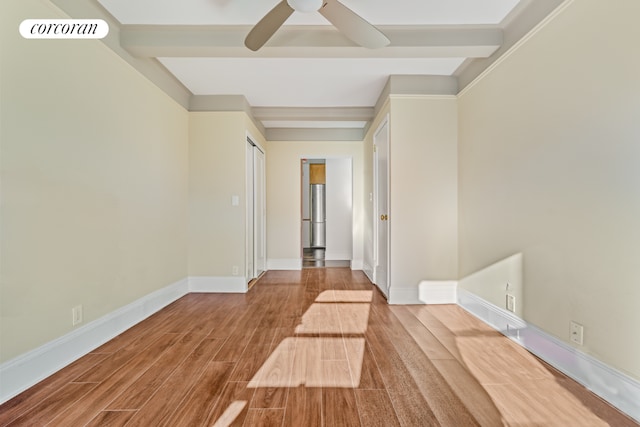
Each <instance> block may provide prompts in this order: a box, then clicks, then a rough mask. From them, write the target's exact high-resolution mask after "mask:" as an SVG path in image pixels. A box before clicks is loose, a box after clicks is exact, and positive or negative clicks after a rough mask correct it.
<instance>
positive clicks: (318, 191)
mask: <svg viewBox="0 0 640 427" xmlns="http://www.w3.org/2000/svg"><path fill="white" fill-rule="evenodd" d="M325 215H326V208H325V189H324V184H311V247H312V248H314V249H319V248H325V247H326V236H327V234H326V218H325Z"/></svg>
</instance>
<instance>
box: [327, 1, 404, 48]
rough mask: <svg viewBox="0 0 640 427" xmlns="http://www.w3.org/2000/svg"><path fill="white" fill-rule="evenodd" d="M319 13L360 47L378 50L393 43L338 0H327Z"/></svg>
mask: <svg viewBox="0 0 640 427" xmlns="http://www.w3.org/2000/svg"><path fill="white" fill-rule="evenodd" d="M318 12H320V13H321V14H322V16H324V17H325V18H327V20H328V21H329V22H331V23H332V24H333V26H334V27H336V28H337V29H338V31H340V32H341V33H342V34H344V35H345V36H347V37H348V38H349V39H350V40H351V41H353V42H355V43H357V44H359V45H360V46H363V47H367V48H369V49H378V48H381V47H385V46H387V45H388V44H389V43H391V42H390V41H389V39H388V38H387V36H385V35H384V34H382V32H381V31H380V30H378V29H377V28H376V27H374V26H373V25H371V24H370V23H368V22H367V21H365V20H364V19H363V18H362V17H360V16H359V15H357V14H356V13H355V12H354V11H352V10H351V9H349V8H348V7H346V6H345V5H343V4H342V3H340V2H339V1H337V0H325V2H324V3H323V5H322V7H321V8H320V10H319V11H318Z"/></svg>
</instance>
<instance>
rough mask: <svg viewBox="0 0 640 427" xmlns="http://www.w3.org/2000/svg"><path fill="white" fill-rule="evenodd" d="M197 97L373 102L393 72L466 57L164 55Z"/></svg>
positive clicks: (430, 68)
mask: <svg viewBox="0 0 640 427" xmlns="http://www.w3.org/2000/svg"><path fill="white" fill-rule="evenodd" d="M159 60H160V62H161V63H162V64H164V66H165V67H167V69H168V70H169V71H170V72H171V73H173V74H174V75H175V76H176V77H177V78H178V79H179V80H180V81H181V82H182V83H183V84H184V85H185V86H186V87H187V88H188V89H189V90H190V91H191V92H192V93H193V94H195V95H244V96H245V97H246V98H247V100H248V101H249V104H251V105H252V106H254V107H260V106H270V107H351V106H358V107H360V106H373V105H374V104H375V103H376V101H377V99H378V97H379V96H380V92H381V91H382V88H383V87H384V85H385V84H386V82H387V78H388V76H389V75H425V74H429V75H446V76H448V75H451V74H452V73H453V72H454V71H455V70H456V69H457V68H458V66H459V65H460V64H461V63H462V62H463V61H464V59H463V58H399V59H388V58H384V59H383V58H367V59H360V58H298V59H293V58H289V59H287V58H284V59H282V58H280V59H274V58H234V59H233V60H230V59H227V58H159Z"/></svg>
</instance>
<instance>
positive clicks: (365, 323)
mask: <svg viewBox="0 0 640 427" xmlns="http://www.w3.org/2000/svg"><path fill="white" fill-rule="evenodd" d="M0 425H1V426H23V425H29V426H31V425H37V426H40V425H51V426H83V425H88V426H125V425H126V426H204V425H207V426H243V425H244V426H296V427H299V426H305V427H308V426H359V425H362V426H384V427H389V426H438V425H442V426H456V427H458V426H476V425H478V426H500V425H510V426H606V425H610V426H616V427H618V426H638V424H637V423H635V422H633V421H632V420H631V419H629V418H627V417H626V416H624V415H623V414H621V413H620V412H618V411H616V410H615V409H614V408H612V407H611V406H609V405H608V404H606V403H605V402H603V401H601V400H600V399H599V398H597V397H596V396H594V395H592V394H591V393H589V392H588V391H587V390H585V389H584V388H583V387H581V386H579V385H578V384H576V383H575V382H573V381H572V380H570V379H568V378H566V377H564V376H563V375H562V374H560V373H558V372H557V371H555V370H554V369H553V368H551V367H549V366H548V365H546V364H544V363H543V362H541V361H540V360H538V359H536V358H535V357H534V356H532V355H531V354H529V353H528V352H526V351H525V350H523V349H522V348H520V347H519V346H517V345H516V344H515V343H513V342H511V341H510V340H508V339H507V338H505V337H503V336H502V335H500V334H499V333H498V332H496V331H494V330H492V329H491V328H490V327H488V326H486V325H485V324H483V323H482V322H480V321H479V320H477V319H475V318H474V317H472V316H471V315H469V314H467V313H466V312H465V311H463V310H462V309H460V308H459V307H457V306H451V305H446V306H389V305H387V304H386V302H385V300H384V298H383V297H382V295H381V294H380V293H379V292H378V291H377V290H376V289H375V287H374V286H372V285H371V283H370V282H369V281H368V280H367V278H366V276H364V274H362V273H361V272H352V271H351V270H349V269H347V268H316V269H309V270H303V271H297V272H292V271H289V272H281V271H275V272H267V273H266V274H265V275H264V276H263V277H262V278H261V279H260V280H259V281H258V282H257V283H256V284H255V286H253V287H252V289H251V290H250V291H249V292H248V293H247V294H243V295H240V294H190V295H187V296H185V297H183V298H181V299H180V300H178V301H176V302H175V303H173V304H171V305H170V306H168V307H166V308H165V309H163V310H161V311H160V312H158V313H156V314H155V315H153V316H151V317H150V318H148V319H147V320H145V321H144V322H141V323H140V324H138V325H136V326H134V327H133V328H131V329H129V330H128V331H126V332H124V333H123V334H121V335H120V336H118V337H116V338H115V339H113V340H111V341H110V342H108V343H106V344H105V345H103V346H101V347H100V348H97V349H96V350H95V351H93V352H91V353H90V354H88V355H86V356H84V357H83V358H81V359H79V360H78V361H76V362H75V363H73V364H71V365H70V366H67V367H66V368H64V369H62V370H61V371H60V372H58V373H56V374H54V375H52V376H51V377H49V378H47V379H46V380H44V381H42V382H41V383H39V384H37V385H36V386H34V387H32V388H31V389H29V390H27V391H25V392H24V393H22V394H21V395H19V396H17V397H15V398H14V399H12V400H10V401H8V402H6V403H4V404H3V405H1V406H0Z"/></svg>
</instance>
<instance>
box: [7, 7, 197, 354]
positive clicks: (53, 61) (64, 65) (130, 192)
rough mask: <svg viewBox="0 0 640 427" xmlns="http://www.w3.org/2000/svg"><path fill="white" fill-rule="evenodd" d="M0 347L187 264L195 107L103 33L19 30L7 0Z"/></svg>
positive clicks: (32, 344)
mask: <svg viewBox="0 0 640 427" xmlns="http://www.w3.org/2000/svg"><path fill="white" fill-rule="evenodd" d="M0 15H2V16H1V19H2V25H1V26H0V27H1V28H0V31H1V37H0V40H1V43H2V46H1V51H2V64H1V67H2V69H1V74H2V81H1V86H0V91H1V94H0V102H1V107H0V108H1V110H2V125H1V130H0V132H1V133H0V142H1V156H2V157H1V174H2V176H1V179H2V191H1V197H2V203H1V223H0V227H1V228H0V230H1V245H2V246H1V261H0V262H1V265H0V275H1V277H0V299H1V303H0V304H1V305H0V312H1V326H0V337H1V340H2V342H1V345H0V348H1V352H0V361H6V360H8V359H11V358H13V357H15V356H17V355H19V354H21V353H24V352H26V351H28V350H32V349H34V348H36V347H38V346H39V345H42V344H44V343H46V342H48V341H50V340H52V339H54V338H57V337H59V336H61V335H63V334H65V333H67V332H70V331H71V330H72V325H71V309H72V307H74V306H76V305H79V304H82V305H83V307H84V322H85V323H87V322H90V321H92V320H94V319H97V318H99V317H101V316H104V315H105V314H108V313H110V312H113V311H114V310H116V309H118V308H120V307H122V306H124V305H126V304H128V303H130V302H132V301H134V300H136V299H138V298H140V297H142V296H145V295H147V294H149V293H151V292H153V291H155V290H157V289H159V288H162V287H165V286H167V285H170V284H172V283H174V282H176V281H178V280H181V279H184V278H185V277H186V274H187V229H186V224H187V167H188V155H187V149H188V145H187V135H188V129H187V126H188V113H187V112H186V111H185V110H184V109H183V108H182V107H181V106H179V105H178V104H176V103H175V102H174V101H173V100H171V99H170V98H169V97H168V96H167V95H165V94H164V93H162V92H161V91H160V90H159V89H158V88H157V87H155V86H154V85H152V84H151V83H150V82H149V81H148V80H146V79H145V78H143V77H142V76H141V75H139V73H137V72H136V71H135V70H133V69H132V68H131V67H130V66H129V65H128V64H126V63H125V62H124V61H122V60H121V59H120V58H119V57H118V56H117V55H115V54H114V53H113V52H111V51H110V50H109V49H108V48H106V47H105V46H104V45H102V44H101V43H100V42H99V41H86V40H85V41H53V40H24V39H22V38H21V37H20V35H19V33H18V24H19V23H20V22H21V21H22V20H23V19H26V18H34V17H38V18H56V17H61V16H59V15H58V12H57V11H56V10H55V9H54V8H52V7H50V6H46V5H45V3H44V2H41V1H35V0H21V1H11V2H3V5H2V13H0Z"/></svg>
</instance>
